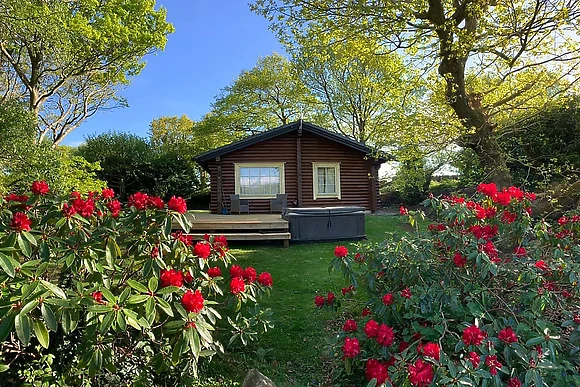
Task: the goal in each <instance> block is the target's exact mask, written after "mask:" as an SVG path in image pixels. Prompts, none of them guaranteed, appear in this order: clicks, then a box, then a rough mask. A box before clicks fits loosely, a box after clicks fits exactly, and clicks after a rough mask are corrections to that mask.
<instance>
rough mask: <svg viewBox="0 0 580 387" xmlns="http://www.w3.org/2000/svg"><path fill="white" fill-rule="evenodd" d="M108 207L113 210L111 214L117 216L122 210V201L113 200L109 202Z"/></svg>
mask: <svg viewBox="0 0 580 387" xmlns="http://www.w3.org/2000/svg"><path fill="white" fill-rule="evenodd" d="M107 208H108V209H109V211H111V216H112V217H113V218H117V217H118V216H119V211H121V202H120V201H118V200H113V201H110V202H109V203H107Z"/></svg>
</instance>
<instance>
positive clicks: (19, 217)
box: [10, 212, 32, 232]
mask: <svg viewBox="0 0 580 387" xmlns="http://www.w3.org/2000/svg"><path fill="white" fill-rule="evenodd" d="M31 224H32V221H31V220H30V219H29V218H28V215H26V214H25V213H24V212H17V213H15V214H14V215H13V216H12V222H11V223H10V227H11V228H12V229H14V230H15V231H16V232H21V231H30V225H31Z"/></svg>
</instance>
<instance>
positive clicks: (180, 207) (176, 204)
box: [167, 196, 187, 214]
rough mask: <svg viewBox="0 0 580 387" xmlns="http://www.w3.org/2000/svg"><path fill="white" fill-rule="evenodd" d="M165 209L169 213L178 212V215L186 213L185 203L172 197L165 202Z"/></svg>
mask: <svg viewBox="0 0 580 387" xmlns="http://www.w3.org/2000/svg"><path fill="white" fill-rule="evenodd" d="M167 207H168V208H169V209H170V210H171V211H175V212H179V213H180V214H185V213H186V212H187V203H186V202H185V199H184V198H182V197H175V196H172V197H171V199H169V201H168V202H167Z"/></svg>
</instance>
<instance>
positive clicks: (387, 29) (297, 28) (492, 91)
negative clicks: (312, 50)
mask: <svg viewBox="0 0 580 387" xmlns="http://www.w3.org/2000/svg"><path fill="white" fill-rule="evenodd" d="M252 8H253V9H254V10H256V11H257V12H259V13H261V14H263V15H265V16H266V17H268V18H269V20H270V21H271V23H272V26H273V28H274V29H275V30H276V31H277V32H278V33H279V34H280V37H281V39H282V40H285V41H295V40H296V38H295V37H296V36H301V35H302V34H303V33H304V31H305V29H306V27H307V26H308V25H309V24H312V23H317V24H319V25H320V26H321V28H323V29H325V30H329V31H340V32H341V33H342V34H343V36H344V38H345V39H350V38H353V37H364V38H366V39H369V40H372V41H374V42H378V43H380V44H381V45H382V46H383V47H384V49H385V51H395V50H405V52H406V53H407V54H408V55H409V56H412V57H414V58H415V60H416V62H415V64H416V66H418V67H425V68H428V69H431V70H436V71H437V73H438V74H439V76H440V77H441V79H443V81H444V82H445V91H444V95H445V99H446V102H447V104H448V105H449V106H450V107H451V109H453V111H454V113H455V115H456V117H457V119H458V120H459V121H460V122H461V124H462V125H463V127H464V130H463V132H462V135H461V136H459V137H458V138H457V140H456V141H457V143H458V144H459V145H461V146H463V147H468V148H471V149H473V150H474V152H475V153H476V154H477V156H478V159H479V161H480V163H481V164H482V166H484V168H485V170H486V172H487V174H488V176H489V178H490V179H491V180H493V181H495V182H497V183H499V184H500V185H507V184H509V183H510V182H511V176H510V173H509V169H508V168H507V165H506V159H505V157H504V154H503V153H502V152H501V149H500V147H499V145H498V142H497V138H496V136H497V133H496V128H497V122H498V119H499V118H500V116H502V115H503V116H506V115H509V114H510V113H511V112H513V111H518V110H520V109H523V108H534V107H537V104H538V101H546V100H549V98H551V97H553V96H555V95H558V94H560V93H563V92H564V91H565V90H566V89H567V88H569V87H570V86H571V85H574V84H575V82H576V80H577V79H578V68H579V66H580V61H579V60H578V59H579V57H580V55H579V54H580V46H579V44H578V42H577V31H578V25H579V23H578V22H579V21H580V20H579V19H580V3H579V2H577V1H567V0H555V1H549V2H548V1H544V0H510V1H508V0H497V1H488V0H453V1H451V0H428V1H419V0H410V1H395V2H387V3H383V2H374V1H365V0H353V1H349V2H346V3H345V2H343V1H339V0H321V1H316V2H312V1H306V0H256V1H255V3H254V4H253V5H252Z"/></svg>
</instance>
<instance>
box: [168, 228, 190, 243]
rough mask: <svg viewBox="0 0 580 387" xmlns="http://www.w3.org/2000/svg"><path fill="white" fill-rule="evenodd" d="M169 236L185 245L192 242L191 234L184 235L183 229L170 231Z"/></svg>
mask: <svg viewBox="0 0 580 387" xmlns="http://www.w3.org/2000/svg"><path fill="white" fill-rule="evenodd" d="M171 237H172V238H173V239H175V240H178V241H181V243H183V244H184V245H186V246H191V245H192V244H193V237H192V236H191V235H184V234H183V231H176V232H174V233H171Z"/></svg>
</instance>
